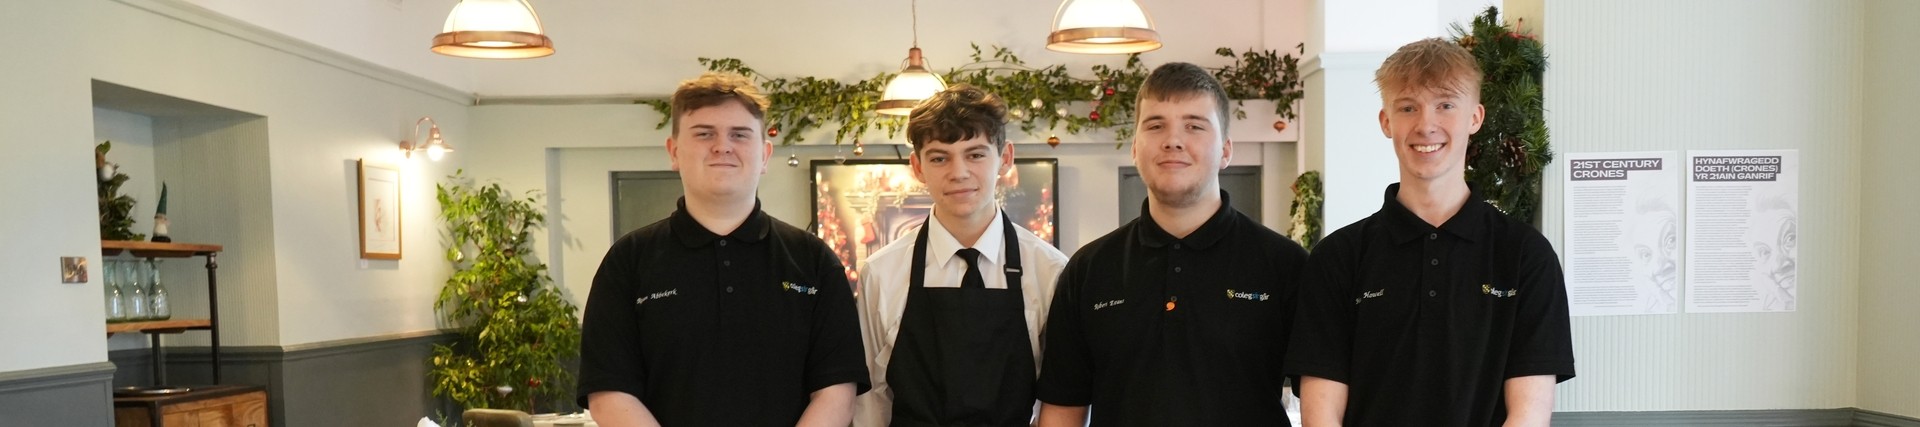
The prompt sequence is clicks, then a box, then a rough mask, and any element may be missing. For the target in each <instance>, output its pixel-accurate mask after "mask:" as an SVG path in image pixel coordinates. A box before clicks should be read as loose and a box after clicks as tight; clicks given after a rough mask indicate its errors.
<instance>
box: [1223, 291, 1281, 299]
mask: <svg viewBox="0 0 1920 427" xmlns="http://www.w3.org/2000/svg"><path fill="white" fill-rule="evenodd" d="M1272 296H1273V294H1270V293H1265V292H1234V290H1232V289H1228V290H1227V299H1243V300H1247V301H1266V300H1267V298H1270V297H1272Z"/></svg>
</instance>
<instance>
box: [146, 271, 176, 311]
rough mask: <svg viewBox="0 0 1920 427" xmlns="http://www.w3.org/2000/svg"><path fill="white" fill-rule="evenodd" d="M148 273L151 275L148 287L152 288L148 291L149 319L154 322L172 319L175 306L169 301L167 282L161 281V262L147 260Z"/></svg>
mask: <svg viewBox="0 0 1920 427" xmlns="http://www.w3.org/2000/svg"><path fill="white" fill-rule="evenodd" d="M147 271H148V272H149V273H150V274H149V275H148V276H147V277H150V278H151V279H149V280H147V287H149V288H151V289H148V290H147V314H148V316H147V318H150V319H153V320H167V319H169V318H172V317H173V304H169V303H168V301H167V286H166V282H162V281H160V260H157V259H149V260H147Z"/></svg>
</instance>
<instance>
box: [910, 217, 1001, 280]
mask: <svg viewBox="0 0 1920 427" xmlns="http://www.w3.org/2000/svg"><path fill="white" fill-rule="evenodd" d="M1001 215H1006V213H1005V212H998V211H996V212H994V215H993V222H992V223H989V224H987V231H986V232H985V233H981V234H980V238H979V239H977V240H974V241H973V249H974V250H978V251H980V258H981V259H985V260H986V261H987V262H989V263H992V264H993V265H1001V263H1000V258H1001V257H1005V256H1006V251H1004V250H1001V248H1004V247H1006V240H1007V239H1006V235H1005V234H1004V233H1005V232H1006V227H1005V226H1004V225H1003V224H1004V221H1003V220H1002V218H1001ZM926 227H927V261H928V264H932V265H942V266H945V265H946V264H947V263H949V262H953V260H956V259H959V257H955V256H954V253H955V252H959V251H960V250H961V249H965V248H966V246H961V245H960V239H957V238H954V237H953V233H949V232H947V227H944V226H941V225H940V217H939V216H936V215H934V214H933V213H932V212H928V213H927V225H926ZM949 267H950V266H949Z"/></svg>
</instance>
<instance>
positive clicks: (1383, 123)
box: [1380, 108, 1479, 139]
mask: <svg viewBox="0 0 1920 427" xmlns="http://www.w3.org/2000/svg"><path fill="white" fill-rule="evenodd" d="M1478 126H1479V125H1475V129H1479V127H1478ZM1380 134H1381V135H1385V136H1386V137H1387V139H1393V131H1391V130H1387V109H1386V108H1381V109H1380Z"/></svg>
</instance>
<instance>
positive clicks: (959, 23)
mask: <svg viewBox="0 0 1920 427" xmlns="http://www.w3.org/2000/svg"><path fill="white" fill-rule="evenodd" d="M186 1H188V2H190V3H193V4H197V5H200V6H203V7H206V8H208V9H211V10H213V11H215V12H219V13H221V14H225V15H228V16H232V17H235V18H238V19H240V20H242V21H246V22H249V23H252V24H254V25H258V26H261V27H264V28H268V29H271V30H274V31H277V32H280V33H284V34H287V35H290V36H293V37H295V38H299V39H302V40H305V41H308V42H311V43H314V44H317V45H320V46H322V47H326V48H329V49H333V50H337V51H340V52H343V53H346V54H348V55H351V56H354V57H358V58H361V59H365V60H368V61H371V62H373V63H376V64H380V65H383V66H387V67H391V68H394V69H398V70H400V71H403V72H406V73H409V74H414V75H418V76H421V77H424V78H427V79H430V80H433V81H436V82H440V83H442V84H445V85H448V86H451V87H454V88H456V89H459V90H462V91H468V92H473V93H476V94H478V95H480V96H482V97H521V96H531V97H541V96H594V95H658V94H665V93H667V92H670V91H671V90H672V87H673V85H674V84H675V83H676V82H678V81H679V80H682V79H685V78H687V77H691V76H692V75H695V74H697V73H699V72H700V71H701V67H700V66H699V64H698V63H697V62H696V60H695V58H699V57H734V58H740V59H742V60H744V61H745V62H746V63H747V64H748V65H749V66H751V67H754V68H755V69H757V70H759V71H760V72H761V73H763V74H769V75H775V76H808V75H810V76H817V77H828V78H837V79H843V80H853V79H861V78H866V77H870V76H872V75H874V74H875V73H879V72H882V71H891V70H897V69H898V67H899V63H900V61H901V59H903V58H904V57H905V56H906V50H907V48H908V47H909V45H911V44H912V30H911V25H910V23H909V16H910V14H911V13H910V8H911V3H910V2H909V1H906V0H811V1H802V0H790V1H783V0H718V1H667V0H529V1H530V2H531V3H532V4H533V6H534V8H535V10H537V11H538V13H539V14H540V18H541V20H542V21H544V23H545V25H546V28H547V33H548V36H550V37H551V38H552V39H553V40H554V45H555V48H556V50H557V53H556V54H554V55H553V56H550V57H546V58H539V59H531V60H506V61H503V60H480V59H465V58H453V57H447V56H441V55H438V54H434V53H432V52H430V51H428V49H427V48H428V45H429V41H430V39H431V38H432V37H433V35H434V34H436V33H438V32H440V28H441V25H442V23H443V21H444V20H445V19H446V14H447V12H448V11H449V10H451V9H452V7H453V5H454V3H455V2H456V1H455V0H328V1H310V0H307V1H301V0H186ZM1311 1H1312V0H1188V1H1181V0H1140V3H1141V4H1142V5H1144V6H1145V7H1146V9H1147V11H1148V13H1149V14H1151V15H1152V17H1153V18H1154V20H1155V21H1156V25H1157V26H1158V29H1159V31H1160V33H1161V35H1162V38H1163V40H1164V41H1165V42H1166V43H1167V46H1166V47H1165V48H1162V49H1161V50H1158V51H1155V52H1151V53H1148V54H1146V55H1144V59H1145V60H1146V61H1147V63H1148V64H1155V63H1159V62H1164V61H1174V60H1181V61H1191V62H1196V63H1200V64H1202V65H1219V64H1221V63H1223V61H1222V60H1221V59H1219V58H1218V57H1216V56H1214V55H1213V50H1214V49H1215V48H1217V47H1233V48H1235V49H1245V48H1263V49H1276V50H1284V49H1291V48H1292V47H1293V46H1294V45H1295V44H1296V43H1300V42H1301V41H1302V40H1304V38H1305V34H1306V28H1305V27H1306V25H1307V23H1308V20H1307V17H1306V16H1305V14H1306V13H1307V5H1308V3H1309V2H1311ZM1058 5H1059V3H1058V2H1056V1H1054V0H922V1H921V2H920V4H919V12H920V13H919V16H920V46H921V48H922V49H923V50H925V51H926V54H927V57H928V60H929V62H930V64H931V65H932V66H933V68H935V69H938V70H944V69H946V68H948V67H953V66H957V65H959V64H961V63H964V62H967V58H966V54H967V52H968V48H967V44H968V43H969V42H977V43H980V44H981V45H983V46H985V45H989V44H999V45H1003V46H1008V47H1010V48H1013V49H1014V51H1015V53H1016V54H1018V55H1020V56H1021V57H1022V58H1023V59H1026V60H1027V61H1028V62H1029V63H1033V64H1042V65H1045V64H1056V63H1064V64H1068V65H1069V66H1070V67H1071V68H1070V69H1071V70H1073V72H1074V73H1075V74H1077V75H1086V66H1088V65H1092V64H1111V65H1119V64H1120V63H1121V61H1122V59H1121V58H1120V57H1116V56H1093V55H1072V54H1061V53H1054V52H1051V51H1047V50H1045V49H1044V47H1043V45H1044V41H1045V38H1046V34H1047V31H1048V30H1049V26H1050V25H1051V23H1052V17H1053V13H1054V10H1055V8H1056V7H1058Z"/></svg>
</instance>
